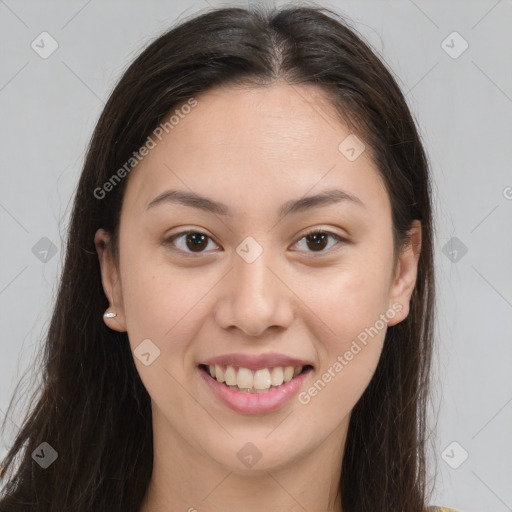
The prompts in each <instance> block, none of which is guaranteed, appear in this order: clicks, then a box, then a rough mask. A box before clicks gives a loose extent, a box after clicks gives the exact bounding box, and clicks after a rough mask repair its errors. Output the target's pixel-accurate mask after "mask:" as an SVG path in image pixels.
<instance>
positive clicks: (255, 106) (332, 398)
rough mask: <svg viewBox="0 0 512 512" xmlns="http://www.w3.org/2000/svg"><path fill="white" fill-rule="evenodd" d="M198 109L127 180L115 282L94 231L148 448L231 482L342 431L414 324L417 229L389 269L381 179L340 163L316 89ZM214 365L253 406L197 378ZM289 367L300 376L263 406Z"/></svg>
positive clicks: (208, 96) (246, 93) (337, 131)
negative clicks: (137, 384) (221, 471)
mask: <svg viewBox="0 0 512 512" xmlns="http://www.w3.org/2000/svg"><path fill="white" fill-rule="evenodd" d="M196 100H197V105H196V106H195V107H194V108H193V109H191V110H190V112H189V113H188V114H186V115H182V116H180V118H179V122H178V123H177V124H174V126H173V128H172V130H169V131H168V133H166V132H165V131H164V132H163V136H162V137H161V138H162V140H161V141H159V140H158V139H157V138H155V137H153V138H154V139H155V141H156V142H157V144H156V146H155V147H153V148H152V149H151V150H150V151H149V153H148V154H147V155H146V156H145V157H144V159H143V160H142V161H141V162H140V163H139V164H138V165H137V166H136V167H135V168H134V169H133V170H132V171H131V173H130V175H129V177H128V178H127V179H128V183H127V188H126V191H125V195H124V199H123V206H122V212H121V220H120V231H119V254H120V259H119V267H118V268H117V267H116V266H115V264H114V263H113V261H112V258H111V257H110V253H109V251H108V250H106V249H105V245H104V243H107V244H108V240H109V238H108V234H107V233H105V232H104V231H103V230H99V231H98V232H97V234H96V238H95V242H96V246H97V249H98V254H99V258H100V264H101V270H102V280H103V286H104V290H105V294H106V296H107V297H108V299H109V301H110V306H111V310H113V311H116V312H117V317H115V318H112V319H106V320H105V321H106V322H107V324H108V325H109V327H110V328H112V329H115V330H119V331H127V333H128V337H129V341H130V345H131V348H132V351H134V361H135V364H136V367H137V370H138V372H139V374H140V377H141V379H142V382H143V383H144V385H145V387H146V389H147V391H148V393H149V395H150V396H151V400H152V408H153V425H154V430H155V437H156V438H158V439H160V440H162V439H169V440H172V442H173V443H175V444H176V443H178V444H180V443H181V445H183V446H184V445H186V446H191V447H193V452H194V457H196V458H197V460H198V462H199V461H200V463H201V464H214V465H215V464H217V465H221V466H223V467H225V468H228V469H230V470H231V471H234V472H239V473H242V472H244V471H248V470H249V469H248V465H247V462H245V459H244V455H245V454H246V452H247V451H248V453H249V452H251V450H254V452H255V453H259V454H261V460H260V461H259V462H258V466H257V467H258V469H261V470H269V469H272V468H275V467H278V466H280V467H282V466H283V465H292V464H294V463H297V461H299V460H301V459H302V458H304V457H305V456H306V455H307V454H311V453H313V452H314V451H315V450H316V449H318V447H320V446H321V445H323V444H324V443H325V442H326V440H327V439H328V438H330V439H333V436H330V434H332V433H333V432H335V431H336V432H337V434H336V433H335V435H334V441H335V444H336V445H339V440H340V439H341V438H342V433H343V432H344V431H345V430H346V427H347V425H348V420H349V418H350V413H351V410H352V409H353V407H354V405H355V404H356V402H357V401H358V399H359V398H360V396H361V395H362V393H363V391H364V390H365V388H366V387H367V385H368V383H369V381H370V379H371V377H372V375H373V373H374V371H375V368H376V366H377V363H378V360H379V357H380V354H381V350H382V346H383V341H384V337H385V334H386V328H387V327H388V326H391V325H394V324H396V323H398V322H400V321H402V320H403V319H404V318H405V317H406V316H407V314H408V304H409V299H410V296H411V293H412V290H413V287H414V283H415V280H416V268H417V260H418V254H419V253H418V251H419V243H420V226H419V225H418V223H414V224H413V226H412V229H411V232H410V234H411V236H412V238H413V242H414V243H413V244H412V245H411V246H408V247H407V248H406V249H404V250H403V251H402V252H399V253H398V254H399V259H398V262H397V264H396V265H395V264H394V263H395V262H394V259H393V256H394V253H393V237H392V223H391V206H390V201H389V197H388V195H387V193H386V190H385V187H384V183H383V182H382V180H381V178H380V177H379V174H378V172H377V169H376V167H375V165H374V164H373V162H372V161H371V159H370V156H369V151H367V150H366V151H363V152H362V153H361V154H360V155H359V156H358V157H357V158H356V159H353V158H347V155H349V156H353V155H352V153H351V152H350V150H348V152H347V147H346V144H347V142H346V143H345V145H342V150H340V149H339V146H340V143H341V142H342V141H344V140H345V139H346V137H348V136H349V135H350V131H349V129H348V128H347V127H346V126H345V125H344V124H343V123H341V122H340V121H339V120H338V119H337V118H336V116H335V113H334V111H333V109H332V107H331V106H330V105H329V103H328V102H327V100H326V98H325V97H324V96H323V95H322V92H321V91H320V90H318V89H316V88H315V87H313V86H301V87H298V86H294V87H291V86H289V85H286V84H279V85H273V86H271V87H267V88H254V89H242V88H234V87H230V88H216V89H212V90H210V91H208V92H207V93H203V94H202V95H200V96H197V97H196ZM187 111H188V109H187ZM350 140H351V139H349V141H350ZM349 146H350V144H349ZM356 149H357V148H356ZM169 191H177V192H179V193H182V194H196V195H198V196H201V197H203V198H207V199H208V200H209V201H210V202H206V201H200V200H198V199H195V200H191V199H189V200H184V199H183V200H182V201H180V200H179V198H180V196H179V194H174V195H173V196H172V195H170V194H167V195H165V194H166V193H168V192H169ZM326 191H331V194H330V195H326V194H325V193H326ZM322 194H324V195H323V196H322ZM316 195H319V196H320V198H317V199H316V200H311V201H303V200H304V198H306V197H312V196H316ZM322 198H323V199H322ZM103 200H105V201H106V200H108V195H107V197H106V198H105V199H103ZM297 201H300V202H298V203H297V204H295V206H291V205H293V204H294V203H295V202H297ZM213 202H215V203H219V204H220V203H221V204H222V205H221V206H219V205H216V206H215V207H213V206H212V205H213V204H214V203H213ZM314 231H317V233H316V234H314V233H313V234H311V233H312V232H314ZM187 232H190V233H189V234H188V235H187ZM106 247H107V248H108V245H107V246H106ZM223 356H225V358H222V357H223ZM215 358H221V359H218V360H217V362H218V363H220V364H219V370H225V372H224V371H222V372H220V371H219V370H217V369H216V368H215V367H213V369H212V371H213V372H214V373H215V375H216V376H217V377H218V378H219V380H222V379H227V378H228V375H229V379H230V381H231V379H233V378H235V379H239V380H237V381H236V382H237V383H238V384H240V383H241V386H242V388H245V387H246V386H249V385H252V386H253V389H252V392H251V393H246V392H243V391H238V390H235V389H230V388H228V387H227V386H226V384H225V383H219V382H214V380H213V378H212V377H211V376H208V375H207V372H206V371H205V370H204V369H203V367H202V366H200V365H202V364H205V363H208V362H212V361H213V362H215ZM229 366H231V367H232V370H229V368H228V367H229ZM287 366H291V367H294V368H295V367H301V366H302V367H304V368H303V370H304V369H305V371H304V372H303V373H301V374H298V372H299V371H300V368H298V369H297V370H293V372H294V374H297V375H296V376H295V377H293V378H292V379H291V380H289V381H288V382H286V378H285V379H284V380H285V382H283V384H281V385H276V387H275V388H272V389H271V390H270V391H267V392H260V393H256V392H255V389H254V387H258V388H261V387H263V388H264V387H266V386H268V385H269V379H270V384H272V383H273V382H275V383H279V382H280V381H282V380H283V377H286V375H287V373H288V378H289V377H290V375H289V374H290V372H291V370H286V367H287ZM238 367H243V368H245V370H244V369H242V370H238ZM280 367H284V369H283V374H282V375H281V373H280V372H281V370H279V368H280ZM256 370H258V371H256ZM259 370H261V371H259ZM217 371H219V374H218V375H217V373H216V372H217ZM233 375H234V377H233ZM240 375H242V377H240ZM251 377H252V381H251V380H250V379H251ZM247 378H249V381H247ZM273 378H275V380H272V379H273ZM231 382H233V381H231ZM251 383H252V384H251ZM260 391H265V390H264V389H260ZM270 433H271V434H270ZM336 436H338V437H339V439H338V440H336ZM247 442H250V443H252V445H254V446H249V447H248V446H245V445H246V443H247ZM244 446H245V447H244ZM175 449H176V450H178V448H175ZM244 450H245V452H244ZM240 454H241V455H242V456H240ZM250 454H251V453H249V455H250Z"/></svg>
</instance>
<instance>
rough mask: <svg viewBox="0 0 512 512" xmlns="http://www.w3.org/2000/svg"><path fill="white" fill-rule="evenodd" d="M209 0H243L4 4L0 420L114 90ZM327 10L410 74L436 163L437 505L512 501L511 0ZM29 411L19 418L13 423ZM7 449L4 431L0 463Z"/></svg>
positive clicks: (406, 84) (30, 348) (46, 309)
mask: <svg viewBox="0 0 512 512" xmlns="http://www.w3.org/2000/svg"><path fill="white" fill-rule="evenodd" d="M281 3H282V2H278V5H279V4H281ZM208 5H212V6H220V5H244V4H243V3H242V2H239V3H237V4H234V3H232V2H231V3H229V4H226V3H224V4H221V3H219V2H215V1H214V0H209V1H206V0H197V1H194V2H192V1H182V2H172V3H171V2H163V1H150V2H141V1H139V2H126V1H124V2H112V1H102V2H99V1H98V0H92V1H91V0H89V1H82V2H74V1H70V2H65V3H64V2H47V1H37V2H35V1H33V2H22V1H15V0H0V39H1V49H2V53H1V66H0V108H1V115H2V123H1V127H0V130H1V132H0V140H1V143H2V146H1V149H2V158H1V160H0V232H1V236H2V251H1V254H2V264H1V265H0V311H1V317H0V332H1V333H2V335H1V337H0V351H1V358H0V420H1V419H3V416H4V413H5V411H6V409H7V405H8V402H9V399H10V397H11V395H12V393H13V391H14V387H15V385H16V383H17V382H18V380H19V378H20V377H21V376H22V375H23V374H24V372H25V371H26V370H28V371H29V374H28V375H29V377H30V368H31V367H32V365H33V364H34V363H35V362H36V361H35V357H36V351H37V349H38V347H39V344H40V339H41V336H42V333H43V332H44V329H45V328H46V327H47V325H48V319H49V315H50V311H51V308H52V301H53V300H54V297H55V289H56V280H57V276H58V273H59V271H60V269H61V268H62V263H63V248H64V244H63V239H64V237H65V229H66V226H67V221H68V215H69V209H70V204H71V197H72V194H73V191H74V187H75V185H76V182H77V179H78V176H79V173H80V169H81V165H82V162H83V156H84V154H85V150H86V146H87V143H88V140H89V138H90V135H91V133H92V129H93V127H94V124H95V122H96V120H97V118H98V116H99V114H100V111H101V109H102V107H103V105H104V102H105V100H106V98H107V97H108V94H109V93H110V91H111V90H112V88H113V86H114V84H115V82H116V81H117V79H118V78H119V77H120V74H121V72H122V71H123V69H125V67H126V66H127V65H128V63H129V62H131V60H132V59H133V58H134V57H135V56H136V55H137V53H138V52H139V51H140V50H141V49H142V48H143V47H144V46H145V45H147V44H148V43H149V42H150V41H151V40H152V39H154V38H155V37H156V36H157V35H159V34H160V33H161V32H162V31H163V30H165V29H166V28H168V27H169V26H170V25H171V24H173V23H174V22H175V21H177V20H178V19H181V18H182V17H183V16H188V15H190V14H192V13H194V12H197V11H199V10H203V9H205V8H208ZM321 5H324V6H326V7H331V8H334V9H335V10H337V11H339V12H342V13H345V14H346V15H347V16H348V17H349V18H350V19H351V20H352V21H353V23H354V25H355V26H356V28H357V29H358V30H359V32H360V33H361V34H362V35H363V36H365V37H366V38H367V40H368V41H369V42H370V43H371V44H372V45H373V46H374V48H375V49H376V50H377V51H378V52H379V53H380V54H381V55H382V57H383V58H384V60H385V61H386V62H387V63H388V64H389V66H390V67H391V68H392V69H393V71H394V72H395V73H396V75H397V76H398V77H399V78H398V79H399V83H400V85H401V87H402V89H403V90H404V92H407V99H408V102H409V105H410V107H411V109H412V111H413V113H414V115H415V117H416V118H417V120H418V123H419V126H420V131H421V133H422V137H423V140H424V143H425V146H426V149H427V152H428V154H429V157H430V160H431V164H432V171H433V177H434V196H435V199H434V201H435V209H436V222H437V233H436V243H437V247H436V269H437V272H438V290H439V293H438V310H439V318H438V323H437V331H438V339H439V353H438V356H437V358H436V361H437V372H436V374H435V378H434V380H435V382H436V383H438V385H437V387H436V389H435V393H434V396H433V402H432V411H433V415H434V416H438V431H437V437H435V438H433V442H434V448H435V449H434V451H433V453H432V456H433V457H432V461H431V462H432V465H431V473H432V475H433V474H434V473H437V479H436V492H435V495H434V499H433V500H432V503H436V504H440V505H444V506H451V507H454V508H457V509H459V510H465V511H487V512H490V511H491V510H492V511H493V512H502V511H506V510H512V485H511V484H512V436H511V435H510V433H511V432H512V403H511V402H512V382H511V378H510V367H511V363H512V343H511V341H512V340H511V336H510V332H511V331H512V271H511V262H512V237H511V233H512V172H511V162H512V138H511V135H512V116H511V113H512V65H511V63H512V44H511V42H512V41H511V39H512V36H511V32H510V30H511V27H512V2H511V1H506V0H501V1H496V0H491V1H460V2H456V1H450V2H448V1H443V2H441V1H428V2H427V1H420V0H414V1H413V0H404V1H392V2H384V1H380V2H374V1H372V2H370V1H358V2H357V1H352V2H349V1H346V2H345V1H344V2H342V1H337V2H323V3H321ZM43 31H47V32H48V33H49V34H51V36H52V37H53V38H54V39H55V40H56V41H57V43H58V49H57V50H56V51H55V52H54V53H53V54H52V55H50V56H49V57H48V58H46V59H43V58H41V57H40V55H39V54H38V53H36V51H34V50H33V49H32V47H31V43H32V41H34V40H35V41H36V43H37V42H38V41H40V39H38V36H39V34H40V33H41V32H43ZM454 31H456V32H458V33H459V34H460V36H462V38H463V39H464V40H465V41H467V43H468V45H469V46H468V48H467V50H466V51H464V52H463V53H462V54H460V55H457V57H456V58H453V56H454V55H455V54H458V53H459V52H460V50H461V49H463V40H462V39H460V38H458V36H456V35H455V36H453V35H452V36H450V34H452V32H454ZM448 36H450V37H448ZM447 37H448V39H447ZM445 40H446V41H445ZM443 41H445V43H443ZM46 43H47V44H45V48H47V49H48V48H49V40H46ZM450 47H451V48H450ZM447 52H451V53H452V56H450V55H449V53H447ZM453 237H456V238H457V239H458V240H459V241H457V240H453ZM45 238H46V239H48V240H49V241H51V242H49V241H48V240H45ZM41 239H43V241H41ZM50 243H51V244H53V245H50ZM34 247H35V249H34ZM443 247H444V251H443ZM52 248H53V251H54V252H55V254H53V253H52V250H51V249H52ZM48 249H50V252H48V253H45V252H44V251H45V250H48ZM454 250H455V251H457V252H453V251H454ZM465 250H467V252H466V253H464V251H465ZM32 379H33V377H32ZM26 385H27V384H25V386H26ZM35 385H37V383H36V384H35ZM29 389H32V388H29ZM19 414H20V411H19V410H18V411H17V412H15V413H13V414H12V415H11V416H10V418H9V420H8V421H9V423H10V424H11V426H12V428H13V432H14V431H15V430H16V428H17V427H16V425H19V423H20V415H19ZM433 424H434V423H432V425H433ZM454 442H455V444H452V443H454ZM8 444H9V439H1V441H0V456H1V455H3V454H4V453H5V451H6V447H7V446H8ZM466 452H467V454H468V456H467V459H466V460H464V461H463V459H464V457H465V456H466V455H465V454H466ZM462 461H463V462H462ZM457 466H458V467H457Z"/></svg>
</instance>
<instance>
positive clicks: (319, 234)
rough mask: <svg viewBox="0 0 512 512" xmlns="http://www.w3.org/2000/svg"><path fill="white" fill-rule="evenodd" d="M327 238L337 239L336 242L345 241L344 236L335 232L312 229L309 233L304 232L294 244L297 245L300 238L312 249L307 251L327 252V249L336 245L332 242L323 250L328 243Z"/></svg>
mask: <svg viewBox="0 0 512 512" xmlns="http://www.w3.org/2000/svg"><path fill="white" fill-rule="evenodd" d="M329 238H333V239H335V240H337V242H338V243H340V242H346V240H345V239H344V238H342V237H341V236H339V235H337V234H336V233H332V232H330V231H325V230H322V229H315V230H313V231H310V232H309V233H306V234H305V235H304V236H303V237H302V238H301V239H300V240H299V241H298V242H297V244H296V245H299V244H300V242H302V240H306V246H307V247H308V248H310V249H313V250H312V251H309V252H324V253H325V252H328V250H330V249H331V248H332V247H333V245H336V244H332V245H331V246H330V247H329V249H328V250H326V251H324V250H323V249H325V248H326V246H327V245H328V239H329Z"/></svg>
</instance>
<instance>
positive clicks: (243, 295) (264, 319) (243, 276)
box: [214, 251, 294, 336]
mask: <svg viewBox="0 0 512 512" xmlns="http://www.w3.org/2000/svg"><path fill="white" fill-rule="evenodd" d="M273 267H274V268H272V262H271V261H270V258H268V257H267V255H266V251H263V253H262V254H261V255H260V256H259V257H258V258H257V259H256V260H255V261H253V262H251V263H248V262H247V261H245V260H244V259H243V258H241V257H240V256H238V254H235V255H234V262H233V269H232V270H231V272H229V273H228V274H227V276H226V277H225V279H224V280H223V288H222V290H221V293H220V296H219V298H218V300H217V303H216V304H215V308H214V311H215V319H216V322H217V324H218V325H219V326H220V327H222V328H223V329H226V330H234V329H236V328H237V329H239V330H240V331H242V332H244V333H245V334H247V335H249V336H261V335H263V334H264V333H265V331H267V330H271V328H273V329H278V328H287V327H288V326H289V325H290V324H291V322H292V320H293V316H294V305H293V297H294V295H293V292H292V291H291V290H290V289H289V288H288V287H287V286H286V284H285V283H284V282H283V281H284V280H283V279H282V277H281V276H280V275H279V270H278V269H277V268H276V265H273Z"/></svg>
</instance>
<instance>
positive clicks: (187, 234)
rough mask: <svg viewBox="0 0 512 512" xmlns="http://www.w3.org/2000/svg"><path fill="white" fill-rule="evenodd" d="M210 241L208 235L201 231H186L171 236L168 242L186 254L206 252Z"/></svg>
mask: <svg viewBox="0 0 512 512" xmlns="http://www.w3.org/2000/svg"><path fill="white" fill-rule="evenodd" d="M210 240H211V238H210V237H209V236H208V235H206V234H205V233H201V232H200V231H184V232H183V233H178V234H176V235H173V236H171V237H170V238H169V239H168V240H167V242H168V243H170V244H171V245H173V246H176V247H177V248H178V249H179V250H181V251H183V252H186V253H201V252H205V251H204V249H206V248H207V247H208V244H209V241H210ZM206 252H208V251H206Z"/></svg>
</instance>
